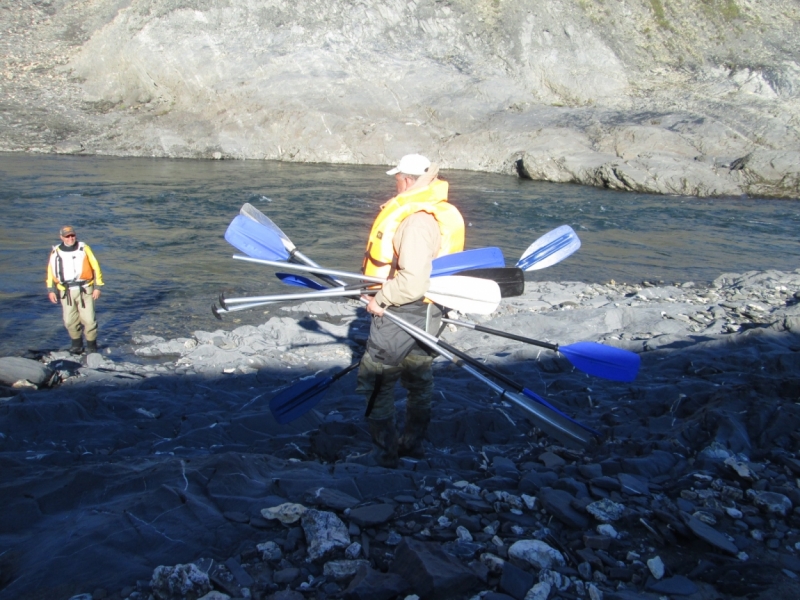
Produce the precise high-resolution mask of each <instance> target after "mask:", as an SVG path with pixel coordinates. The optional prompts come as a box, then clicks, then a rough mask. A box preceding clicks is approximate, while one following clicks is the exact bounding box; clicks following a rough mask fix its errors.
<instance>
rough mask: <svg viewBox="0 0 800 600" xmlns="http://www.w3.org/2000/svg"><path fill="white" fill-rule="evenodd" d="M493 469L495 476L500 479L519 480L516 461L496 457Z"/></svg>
mask: <svg viewBox="0 0 800 600" xmlns="http://www.w3.org/2000/svg"><path fill="white" fill-rule="evenodd" d="M492 468H493V469H494V473H495V475H497V476H498V477H508V478H510V479H519V470H518V469H517V465H515V464H514V461H513V460H511V459H510V458H506V457H505V456H495V457H494V458H493V459H492Z"/></svg>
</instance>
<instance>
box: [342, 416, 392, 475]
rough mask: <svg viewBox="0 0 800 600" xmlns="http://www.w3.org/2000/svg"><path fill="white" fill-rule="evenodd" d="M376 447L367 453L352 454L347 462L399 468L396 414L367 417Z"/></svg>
mask: <svg viewBox="0 0 800 600" xmlns="http://www.w3.org/2000/svg"><path fill="white" fill-rule="evenodd" d="M367 423H369V432H370V435H372V444H373V446H374V448H373V449H372V451H371V452H368V453H367V454H361V455H359V456H352V457H349V458H348V459H347V462H352V463H357V464H360V465H366V466H368V467H385V468H387V469H396V468H397V463H398V460H397V428H396V427H395V423H394V416H392V417H390V418H388V419H367Z"/></svg>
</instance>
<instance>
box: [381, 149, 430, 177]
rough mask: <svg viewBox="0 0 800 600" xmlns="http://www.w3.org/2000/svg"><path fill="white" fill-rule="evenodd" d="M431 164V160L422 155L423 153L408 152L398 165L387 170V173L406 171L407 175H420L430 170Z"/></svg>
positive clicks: (394, 173)
mask: <svg viewBox="0 0 800 600" xmlns="http://www.w3.org/2000/svg"><path fill="white" fill-rule="evenodd" d="M430 166H431V161H429V160H428V159H427V158H425V157H424V156H422V155H421V154H406V155H405V156H404V157H403V158H401V159H400V162H399V163H398V165H397V166H396V167H395V168H394V169H392V170H390V171H386V174H387V175H396V174H397V173H405V174H406V175H414V176H419V175H422V174H423V173H424V172H425V171H427V170H428V167H430Z"/></svg>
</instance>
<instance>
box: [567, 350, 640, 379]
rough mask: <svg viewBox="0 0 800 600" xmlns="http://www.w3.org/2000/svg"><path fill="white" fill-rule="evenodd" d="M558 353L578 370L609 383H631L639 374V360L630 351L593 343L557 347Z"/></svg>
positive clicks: (637, 356) (636, 355)
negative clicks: (609, 381)
mask: <svg viewBox="0 0 800 600" xmlns="http://www.w3.org/2000/svg"><path fill="white" fill-rule="evenodd" d="M558 351H559V352H561V354H563V355H564V356H565V357H566V358H567V359H568V360H569V361H570V362H571V363H572V364H573V365H575V366H576V367H577V368H578V369H580V370H581V371H583V372H584V373H588V374H589V375H594V376H595V377H602V378H604V379H610V380H611V381H633V380H634V379H636V375H637V374H638V373H639V364H640V363H641V359H640V358H639V355H638V354H636V353H635V352H631V351H630V350H623V349H622V348H615V347H614V346H606V345H605V344H596V343H594V342H578V343H577V344H570V345H569V346H559V347H558Z"/></svg>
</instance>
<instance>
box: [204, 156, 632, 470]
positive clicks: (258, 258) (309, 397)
mask: <svg viewBox="0 0 800 600" xmlns="http://www.w3.org/2000/svg"><path fill="white" fill-rule="evenodd" d="M411 156H412V157H415V156H418V155H411ZM407 158H409V157H404V158H403V160H401V162H400V164H399V165H398V167H397V168H396V169H393V170H392V171H389V174H394V175H395V176H396V178H397V180H398V195H397V196H396V197H395V198H393V199H392V200H391V201H390V202H388V203H386V204H384V205H383V207H382V210H381V213H380V215H379V216H378V218H377V219H376V221H375V225H373V231H372V234H371V236H370V240H369V242H368V245H367V252H366V253H365V257H366V258H365V261H364V265H363V266H362V272H360V273H353V272H347V271H340V270H333V269H328V268H325V267H323V266H320V265H319V264H317V263H316V262H314V261H313V260H311V259H310V258H308V257H307V256H305V255H304V254H302V253H301V252H300V251H299V250H298V249H297V247H296V246H295V245H294V244H293V243H292V241H291V240H290V239H289V238H288V236H286V234H285V233H284V232H283V231H281V229H280V228H279V227H278V226H277V225H276V224H275V223H274V222H273V221H272V220H271V219H269V218H268V217H267V216H266V215H264V214H263V213H261V212H260V211H258V210H257V209H256V208H254V207H253V206H251V205H250V204H245V205H244V206H242V208H241V210H240V213H239V215H238V216H236V217H235V218H234V219H233V221H232V222H231V223H230V225H229V227H228V229H227V231H226V232H225V239H226V240H227V241H228V242H229V243H230V244H231V245H233V246H234V247H235V248H236V249H238V250H239V251H241V252H242V253H243V254H244V255H234V256H233V258H234V259H237V260H243V261H248V262H252V263H257V264H260V265H267V266H271V267H275V268H279V269H280V268H282V269H287V270H291V271H296V272H300V273H307V274H308V275H310V276H313V277H315V278H316V280H315V279H311V278H310V277H307V276H303V275H297V274H292V273H276V276H277V277H278V278H279V279H280V280H281V281H282V282H283V283H285V284H287V285H291V286H297V287H303V288H306V291H304V292H300V293H293V294H273V295H267V296H250V297H243V298H224V297H223V296H222V295H221V296H220V297H219V303H220V307H219V308H218V307H217V306H213V307H212V310H213V313H214V315H215V316H216V317H217V318H221V317H222V315H224V314H226V313H228V312H234V311H239V310H247V309H252V308H256V307H260V306H264V305H266V304H270V303H274V302H286V301H292V300H309V299H324V298H332V297H347V296H352V297H356V298H358V299H360V301H361V302H363V303H364V305H365V306H366V308H367V311H368V312H369V313H370V314H371V315H372V323H371V328H370V336H369V339H368V341H367V345H366V349H365V352H364V353H363V355H362V356H361V358H360V359H359V360H358V361H356V362H355V363H354V364H352V365H351V366H349V367H347V368H346V369H344V370H342V371H339V372H338V373H336V374H334V375H327V376H318V377H311V378H305V379H302V380H300V381H298V382H297V383H295V384H294V385H291V386H289V387H288V388H285V389H283V390H282V391H280V392H279V393H278V394H276V395H275V396H274V397H273V398H272V399H271V401H270V405H269V406H270V410H271V412H272V414H273V416H274V417H275V419H276V420H277V421H278V422H279V423H288V422H290V421H292V420H294V419H297V418H298V417H300V416H301V415H303V414H305V413H306V412H308V411H310V410H312V409H313V408H314V407H315V406H316V405H317V404H318V403H319V402H320V401H321V400H322V399H323V397H324V396H325V393H326V391H327V390H328V389H329V388H330V387H331V386H332V385H333V384H334V382H336V381H337V380H338V379H341V378H342V377H343V376H345V375H346V374H347V373H349V372H350V371H352V370H354V369H355V368H357V367H359V373H358V384H357V388H356V389H357V391H360V392H363V393H364V395H365V399H366V414H365V416H366V417H367V421H368V424H369V427H370V433H371V434H372V441H373V446H374V449H373V451H372V452H371V453H369V455H365V457H364V462H365V464H376V465H380V466H384V467H394V466H396V465H397V463H398V457H401V456H409V457H414V458H421V457H422V456H424V447H423V444H422V442H423V440H424V438H425V433H426V430H427V426H428V423H429V422H430V419H431V396H432V392H433V377H432V362H433V357H434V356H435V355H439V356H441V357H443V358H445V359H447V360H449V361H452V362H453V363H454V364H456V365H457V366H459V367H461V368H462V369H463V370H464V371H466V372H467V373H469V374H470V375H472V376H473V377H475V378H476V379H478V380H480V381H481V382H483V383H484V384H486V385H487V386H489V387H490V388H491V389H492V390H494V391H495V392H497V394H498V395H499V397H498V401H499V400H503V399H505V400H507V401H508V402H510V403H512V404H513V405H514V406H516V407H517V408H518V409H520V410H521V411H522V412H523V414H524V415H525V416H526V417H527V418H528V419H530V421H531V422H532V423H533V424H534V425H535V426H536V427H538V428H539V429H541V430H542V431H544V432H545V433H546V434H548V435H550V436H552V437H553V438H555V439H556V440H558V441H559V442H561V443H562V444H564V445H566V446H570V447H585V446H587V445H589V444H591V443H594V442H596V441H597V440H598V439H599V438H601V437H602V436H601V434H600V433H599V432H597V431H595V430H594V429H592V428H590V427H587V426H586V425H584V424H582V423H580V422H578V421H577V420H575V419H574V418H572V417H570V416H569V415H567V414H565V413H564V412H563V411H561V410H559V409H558V408H556V407H555V406H553V405H552V404H551V403H549V402H548V401H547V400H545V399H544V398H543V397H542V396H541V395H539V394H537V393H536V392H534V391H532V390H530V389H528V388H527V387H525V386H523V385H520V384H518V383H516V382H515V381H513V380H511V379H509V378H508V377H507V376H505V375H504V374H502V373H500V372H498V371H497V370H495V369H493V368H492V367H490V366H488V365H486V364H484V363H483V362H481V361H479V360H477V359H475V358H473V357H472V356H470V355H468V354H466V353H464V352H462V351H461V350H458V349H457V348H455V347H453V346H452V345H450V344H448V343H447V342H445V341H444V340H442V339H440V338H439V337H437V336H438V335H439V333H440V331H441V323H442V322H445V323H451V324H453V325H456V326H459V327H466V328H471V329H474V330H477V331H481V332H483V333H488V334H491V335H497V336H501V337H505V338H509V339H512V340H516V341H519V342H522V343H526V344H532V345H535V346H538V347H542V348H546V349H549V350H552V351H555V352H558V353H560V354H561V355H562V356H563V357H565V358H566V359H567V360H569V361H570V363H571V364H572V365H573V366H574V367H576V368H577V369H579V370H581V371H583V372H585V373H587V374H589V375H593V376H596V377H601V378H605V379H610V380H614V381H632V380H633V379H635V378H636V375H637V373H638V370H639V362H640V361H639V356H638V355H637V354H635V353H633V352H630V351H627V350H623V349H620V348H615V347H613V346H606V345H603V344H598V343H594V342H578V343H575V344H570V345H567V346H559V345H557V344H552V343H549V342H543V341H539V340H534V339H531V338H527V337H523V336H519V335H516V334H512V333H508V332H504V331H500V330H496V329H491V328H488V327H484V326H482V325H478V324H474V323H470V322H466V321H463V320H459V319H456V318H448V316H447V315H448V313H447V311H456V312H457V313H460V314H478V315H489V314H491V313H493V312H494V311H495V310H496V309H497V307H498V306H499V304H500V302H501V300H502V299H503V298H508V297H513V296H520V295H522V293H523V292H524V283H525V280H524V271H533V270H538V269H543V268H546V267H549V266H551V265H554V264H556V263H558V262H560V261H562V260H564V259H565V258H567V257H568V256H570V255H571V254H573V253H574V252H575V251H576V250H578V248H580V245H581V244H580V240H579V239H578V236H577V235H576V234H575V232H574V231H573V230H572V228H571V227H569V226H567V225H563V226H561V227H558V228H556V229H554V230H553V231H550V232H549V233H547V234H545V235H543V236H541V237H540V238H539V239H537V240H536V241H535V242H533V243H532V244H531V245H530V246H529V247H528V248H527V250H525V252H524V253H523V254H522V256H521V257H520V259H519V260H518V261H517V263H516V265H515V266H514V267H506V266H505V259H504V257H503V253H502V251H501V250H500V249H499V248H494V247H492V248H477V249H472V250H466V251H464V250H463V239H464V238H463V229H462V232H461V234H460V239H459V234H458V231H457V229H458V219H460V215H458V217H457V218H453V214H452V213H451V214H449V215H448V214H446V211H445V210H440V211H438V212H437V211H435V210H430V209H429V206H430V204H433V205H434V206H435V205H437V204H441V205H446V206H452V205H450V204H449V203H447V202H446V182H442V181H440V180H439V179H437V178H436V176H435V175H436V173H435V168H434V169H433V171H434V172H433V173H432V174H433V177H426V174H428V173H430V171H431V168H430V163H423V165H421V166H420V165H418V164H417V165H414V164H411V165H410V167H409V166H408V165H406V170H411V171H415V168H416V169H417V170H419V171H420V172H421V174H420V175H416V176H414V175H413V173H412V174H411V177H409V179H408V181H400V179H401V177H404V176H405V175H406V174H405V173H403V172H402V171H401V170H402V169H403V167H404V163H403V161H405V160H406V159H407ZM420 158H422V157H420ZM415 184H416V185H415ZM420 184H422V185H420ZM440 184H444V189H442V187H441V186H440ZM437 187H439V189H438V190H437V189H436V188H437ZM392 213H394V214H392ZM455 214H456V215H457V211H456V213H455ZM418 215H421V217H422V218H417V216H418ZM410 217H413V218H410ZM426 217H427V218H428V220H429V223H425V218H426ZM453 223H455V225H453ZM428 224H432V225H433V227H428V229H426V226H427V225H428ZM448 226H449V227H450V231H448ZM462 227H463V222H462ZM437 228H438V229H440V235H439V237H437V236H436V233H437V232H436V229H437ZM453 228H455V229H456V232H455V234H453V232H452V229H453ZM454 239H455V242H454ZM384 240H388V241H386V243H382V242H383V241H384ZM430 240H433V241H432V242H431V241H430ZM381 245H382V246H384V248H381V247H380V246H381ZM459 246H460V247H459ZM404 248H412V250H410V251H408V252H407V251H405V250H404ZM426 248H427V250H426ZM420 254H421V255H422V256H421V257H420V256H418V255H420ZM426 255H427V256H426ZM426 260H427V265H426V264H425V261H426ZM420 265H421V267H420ZM426 267H427V268H426ZM420 272H422V274H423V275H422V276H421V279H422V280H423V281H422V282H421V283H419V282H415V281H414V279H415V278H417V279H420V276H419V273H420ZM428 274H429V275H428ZM345 280H351V281H354V282H355V283H352V284H347V283H346V281H345ZM417 284H418V285H417ZM415 285H416V286H417V287H416V289H415ZM398 381H400V382H401V384H402V385H403V386H404V387H405V388H406V389H407V391H408V400H407V406H406V415H405V430H404V432H403V433H402V435H398V433H397V431H396V428H395V418H394V387H395V385H396V383H397V382H398Z"/></svg>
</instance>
